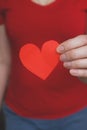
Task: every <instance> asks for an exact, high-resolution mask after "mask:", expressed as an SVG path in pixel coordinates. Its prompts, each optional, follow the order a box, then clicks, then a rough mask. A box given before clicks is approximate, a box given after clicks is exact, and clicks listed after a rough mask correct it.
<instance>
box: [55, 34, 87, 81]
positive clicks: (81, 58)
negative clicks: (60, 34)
mask: <svg viewBox="0 0 87 130" xmlns="http://www.w3.org/2000/svg"><path fill="white" fill-rule="evenodd" d="M57 52H58V53H60V60H61V61H63V65H64V67H65V68H67V69H69V72H70V74H71V75H73V76H77V77H82V78H84V79H86V78H87V35H79V36H77V37H75V38H72V39H69V40H67V41H64V42H63V43H61V44H60V45H59V46H58V48H57Z"/></svg>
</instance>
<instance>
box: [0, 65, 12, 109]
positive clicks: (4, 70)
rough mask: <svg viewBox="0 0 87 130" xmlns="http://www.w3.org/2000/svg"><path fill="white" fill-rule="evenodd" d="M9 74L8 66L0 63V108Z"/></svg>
mask: <svg viewBox="0 0 87 130" xmlns="http://www.w3.org/2000/svg"><path fill="white" fill-rule="evenodd" d="M9 74H10V64H6V63H0V107H1V105H2V102H3V98H4V94H5V91H6V88H7V83H8V79H9Z"/></svg>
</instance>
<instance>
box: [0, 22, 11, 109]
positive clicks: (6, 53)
mask: <svg viewBox="0 0 87 130" xmlns="http://www.w3.org/2000/svg"><path fill="white" fill-rule="evenodd" d="M8 43H9V42H8V39H7V36H6V32H5V27H4V25H0V108H1V106H2V103H3V98H4V94H5V91H6V88H7V82H8V77H9V74H10V68H11V54H10V47H9V44H8Z"/></svg>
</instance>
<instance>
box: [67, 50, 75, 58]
mask: <svg viewBox="0 0 87 130" xmlns="http://www.w3.org/2000/svg"><path fill="white" fill-rule="evenodd" d="M66 56H67V58H68V60H73V59H76V58H77V53H76V52H75V51H73V50H72V51H70V52H67V53H66Z"/></svg>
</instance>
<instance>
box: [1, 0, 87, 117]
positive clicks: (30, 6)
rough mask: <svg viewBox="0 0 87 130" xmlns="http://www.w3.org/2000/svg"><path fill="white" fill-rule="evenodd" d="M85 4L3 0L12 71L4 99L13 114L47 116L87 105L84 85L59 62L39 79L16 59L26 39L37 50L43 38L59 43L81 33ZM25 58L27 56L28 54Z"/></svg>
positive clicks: (73, 110)
mask: <svg viewBox="0 0 87 130" xmlns="http://www.w3.org/2000/svg"><path fill="white" fill-rule="evenodd" d="M0 2H1V0H0ZM4 4H5V3H4ZM81 5H82V6H81ZM85 5H87V2H86V1H85V0H82V1H81V0H80V2H79V0H66V1H65V0H57V1H56V2H54V3H53V4H50V5H48V6H46V7H42V6H40V5H37V4H34V3H32V2H30V1H29V0H6V4H5V6H3V9H0V12H2V11H4V13H5V15H4V19H3V16H0V17H2V18H0V23H2V21H3V20H4V21H3V22H4V24H5V26H6V32H7V35H8V38H9V40H10V45H11V49H12V72H11V77H10V82H9V88H8V92H7V95H6V103H7V104H8V106H9V107H11V109H13V111H15V112H16V113H17V114H19V115H21V116H25V117H33V118H47V119H51V118H59V117H64V116H66V115H69V114H71V113H74V112H76V111H78V110H80V109H81V108H83V107H85V106H87V85H85V84H83V83H82V82H80V81H79V79H78V78H76V77H73V76H71V75H70V74H69V72H68V70H67V69H64V68H63V66H62V63H61V62H58V64H57V65H56V67H55V68H54V69H53V71H52V72H51V73H50V75H49V76H48V77H47V78H46V79H45V80H43V79H41V78H39V77H38V76H37V75H35V74H34V73H33V72H31V71H29V70H28V69H27V68H26V67H25V66H24V64H23V62H22V61H21V59H20V50H21V48H23V47H24V45H27V44H28V45H29V43H32V45H35V47H37V48H38V49H39V50H40V49H41V48H42V46H43V45H44V42H46V41H49V40H55V41H57V42H59V43H61V42H63V41H64V40H67V39H69V38H72V37H75V36H77V35H80V34H84V32H85V27H86V24H87V23H86V12H85V9H86V6H85ZM1 8H2V7H1ZM1 19H3V20H1ZM48 49H49V48H48ZM30 51H31V50H30ZM46 51H47V50H46ZM25 52H26V51H25ZM33 53H34V52H33ZM29 54H30V52H29ZM31 54H32V53H31ZM48 59H49V58H48ZM26 60H29V56H28V55H26ZM35 60H36V59H35ZM50 61H51V60H50ZM39 65H40V63H39ZM38 69H39V67H37V70H38Z"/></svg>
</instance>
